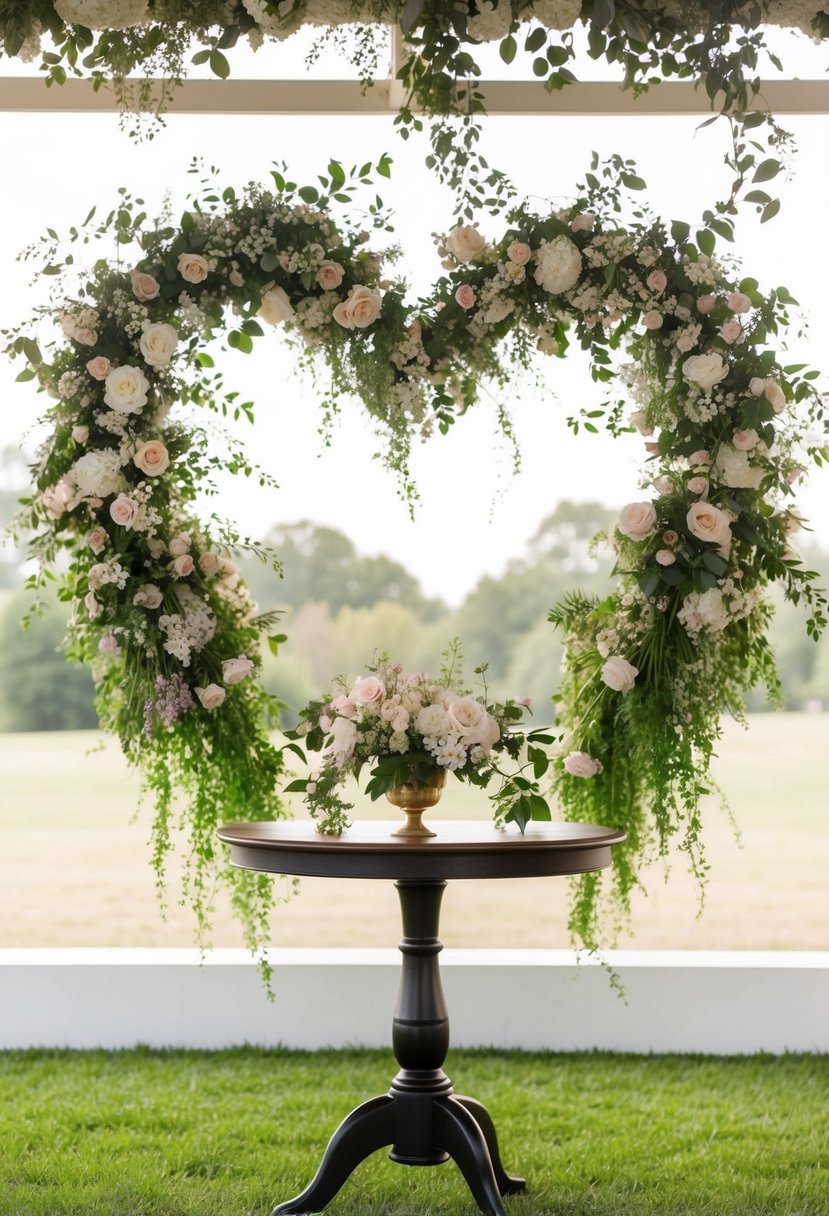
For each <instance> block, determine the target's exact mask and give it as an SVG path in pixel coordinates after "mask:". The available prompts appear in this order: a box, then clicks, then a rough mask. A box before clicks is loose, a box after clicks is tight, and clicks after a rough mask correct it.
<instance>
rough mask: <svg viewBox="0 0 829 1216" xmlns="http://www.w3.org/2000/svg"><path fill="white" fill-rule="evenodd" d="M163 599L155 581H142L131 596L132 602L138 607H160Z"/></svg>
mask: <svg viewBox="0 0 829 1216" xmlns="http://www.w3.org/2000/svg"><path fill="white" fill-rule="evenodd" d="M163 599H164V596H163V595H162V594H161V591H160V590H159V588H158V587H156V585H155V583H144V585H143V586H142V587H139V588H138V590H137V591H136V593H135V595H134V596H133V597H132V602H133V603H134V604H137V605H138V607H139V608H160V607H161V602H162V600H163Z"/></svg>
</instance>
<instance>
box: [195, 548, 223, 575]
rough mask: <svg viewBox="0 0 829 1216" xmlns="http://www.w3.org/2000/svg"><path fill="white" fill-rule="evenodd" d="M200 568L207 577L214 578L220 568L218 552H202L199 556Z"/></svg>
mask: <svg viewBox="0 0 829 1216" xmlns="http://www.w3.org/2000/svg"><path fill="white" fill-rule="evenodd" d="M199 569H200V570H201V572H202V574H203V575H204V576H205V578H213V576H214V574H217V573H218V570H219V557H218V554H216V553H202V555H201V557H200V558H199Z"/></svg>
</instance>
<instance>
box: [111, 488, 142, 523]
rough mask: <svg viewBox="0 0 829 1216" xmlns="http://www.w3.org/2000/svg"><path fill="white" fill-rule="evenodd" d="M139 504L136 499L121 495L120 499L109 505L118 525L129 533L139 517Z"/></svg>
mask: <svg viewBox="0 0 829 1216" xmlns="http://www.w3.org/2000/svg"><path fill="white" fill-rule="evenodd" d="M138 510H139V507H138V503H137V502H136V501H135V499H134V498H129V497H128V496H127V495H126V494H119V495H118V497H117V498H116V499H115V500H114V501H113V502H111V503H110V504H109V514H110V516H111V518H112V519H113V520H114V522H115V523H116V524H118V525H119V527H121V528H126V529H127V531H129V530H130V528H132V526H133V525H134V523H135V521H136V519H137V517H138Z"/></svg>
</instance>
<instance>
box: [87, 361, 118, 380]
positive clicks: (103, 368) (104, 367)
mask: <svg viewBox="0 0 829 1216" xmlns="http://www.w3.org/2000/svg"><path fill="white" fill-rule="evenodd" d="M111 368H112V364H111V363H110V361H109V359H105V358H104V356H103V355H96V356H95V358H94V359H90V360H89V362H88V363H87V365H86V370H87V371H88V372H89V374H90V376H91V377H92V379H93V380H106V378H107V376H108V375H109V373H110V370H111Z"/></svg>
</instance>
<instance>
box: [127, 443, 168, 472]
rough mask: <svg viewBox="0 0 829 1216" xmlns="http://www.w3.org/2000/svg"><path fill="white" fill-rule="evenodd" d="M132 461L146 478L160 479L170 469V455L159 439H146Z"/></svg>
mask: <svg viewBox="0 0 829 1216" xmlns="http://www.w3.org/2000/svg"><path fill="white" fill-rule="evenodd" d="M132 461H133V464H134V465H135V466H136V467H137V468H139V469H140V470H141V472H142V473H146V474H147V476H148V477H160V476H161V474H162V473H166V472H167V470H168V468H169V467H170V454H169V452H168V451H167V449H166V448H165V446H164V444H163V443H162V442H161V440H160V439H148V440H147V442H146V443H142V444H141V446H140V447H139V448H138V450H137V452H136V453H135V455H134V456H133V458H132Z"/></svg>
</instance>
